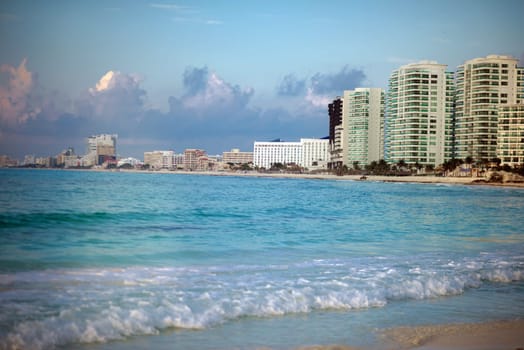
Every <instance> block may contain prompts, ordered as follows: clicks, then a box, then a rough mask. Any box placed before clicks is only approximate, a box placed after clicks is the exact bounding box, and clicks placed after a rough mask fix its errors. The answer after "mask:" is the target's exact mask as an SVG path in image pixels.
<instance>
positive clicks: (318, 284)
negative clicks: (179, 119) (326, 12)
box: [0, 169, 524, 350]
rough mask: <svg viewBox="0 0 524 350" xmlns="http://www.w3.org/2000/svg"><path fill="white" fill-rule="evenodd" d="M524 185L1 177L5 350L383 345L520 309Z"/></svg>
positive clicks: (39, 174) (508, 316)
mask: <svg viewBox="0 0 524 350" xmlns="http://www.w3.org/2000/svg"><path fill="white" fill-rule="evenodd" d="M523 218H524V189H522V188H511V187H490V186H465V185H444V184H415V183H384V182H373V181H369V180H368V181H349V180H343V179H341V180H316V179H289V178H260V177H250V176H210V175H196V174H195V175H192V174H191V175H187V174H176V173H159V172H156V173H154V172H144V173H131V172H116V171H115V172H98V171H70V170H35V169H0V349H90V350H99V349H113V350H114V349H130V348H132V349H204V350H206V349H224V350H225V349H246V350H254V349H262V348H263V349H276V350H284V349H286V350H287V349H296V348H300V347H304V346H312V345H318V344H340V345H350V346H356V347H367V348H373V347H377V346H379V344H380V342H381V341H382V340H381V337H380V336H379V334H380V332H381V331H382V330H385V329H389V328H393V327H398V326H417V325H431V324H443V323H465V322H467V323H469V322H485V321H493V320H514V319H521V318H522V317H524V224H523Z"/></svg>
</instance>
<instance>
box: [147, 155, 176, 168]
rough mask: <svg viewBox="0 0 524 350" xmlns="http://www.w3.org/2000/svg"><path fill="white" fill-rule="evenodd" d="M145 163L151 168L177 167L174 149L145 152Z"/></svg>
mask: <svg viewBox="0 0 524 350" xmlns="http://www.w3.org/2000/svg"><path fill="white" fill-rule="evenodd" d="M144 164H147V165H149V167H150V169H154V170H160V169H167V170H172V169H176V166H177V165H176V162H175V152H174V151H151V152H144Z"/></svg>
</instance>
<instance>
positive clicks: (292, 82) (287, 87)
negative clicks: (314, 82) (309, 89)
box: [277, 74, 306, 96]
mask: <svg viewBox="0 0 524 350" xmlns="http://www.w3.org/2000/svg"><path fill="white" fill-rule="evenodd" d="M305 91H306V79H298V78H297V77H296V76H295V75H294V74H288V75H286V76H285V77H284V78H283V79H282V81H281V82H280V85H279V86H278V87H277V94H278V95H280V96H299V95H302V94H304V92H305Z"/></svg>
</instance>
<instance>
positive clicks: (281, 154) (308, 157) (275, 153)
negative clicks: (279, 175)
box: [253, 138, 329, 169]
mask: <svg viewBox="0 0 524 350" xmlns="http://www.w3.org/2000/svg"><path fill="white" fill-rule="evenodd" d="M328 160H329V139H327V138H325V139H300V142H283V141H280V140H276V141H270V142H259V141H255V143H254V150H253V164H254V165H255V166H257V167H260V168H265V169H269V168H271V166H272V165H273V164H296V165H299V166H301V167H304V168H307V169H314V168H325V167H327V162H328Z"/></svg>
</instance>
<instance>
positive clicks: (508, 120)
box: [497, 101, 524, 166]
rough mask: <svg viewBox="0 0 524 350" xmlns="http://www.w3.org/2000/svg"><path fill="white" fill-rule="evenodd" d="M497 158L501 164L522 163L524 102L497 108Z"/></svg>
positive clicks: (523, 153) (514, 164) (523, 156)
mask: <svg viewBox="0 0 524 350" xmlns="http://www.w3.org/2000/svg"><path fill="white" fill-rule="evenodd" d="M497 158H499V159H500V160H501V164H502V165H509V166H519V165H522V164H524V103H522V101H521V103H520V104H514V105H502V106H500V107H499V110H498V131H497Z"/></svg>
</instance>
